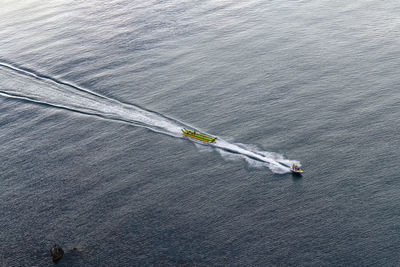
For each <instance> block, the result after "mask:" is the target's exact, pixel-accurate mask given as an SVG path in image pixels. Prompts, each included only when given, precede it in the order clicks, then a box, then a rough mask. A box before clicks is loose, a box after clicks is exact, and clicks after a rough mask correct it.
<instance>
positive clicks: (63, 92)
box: [0, 63, 300, 173]
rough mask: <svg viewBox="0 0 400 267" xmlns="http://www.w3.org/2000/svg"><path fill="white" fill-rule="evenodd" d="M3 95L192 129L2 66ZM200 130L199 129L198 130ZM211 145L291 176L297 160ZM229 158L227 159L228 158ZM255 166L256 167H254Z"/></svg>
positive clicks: (171, 130)
mask: <svg viewBox="0 0 400 267" xmlns="http://www.w3.org/2000/svg"><path fill="white" fill-rule="evenodd" d="M0 96H3V97H7V98H13V99H19V100H22V101H28V102H33V103H38V104H42V105H47V106H50V107H54V108H61V109H65V110H69V111H74V112H78V113H82V114H87V115H93V116H97V117H101V118H103V119H108V120H114V121H120V122H125V123H129V124H132V125H136V126H140V127H145V128H147V129H150V130H152V131H155V132H158V133H163V134H167V135H170V136H173V137H177V138H184V137H183V135H182V134H181V131H180V129H181V128H184V127H185V128H192V129H194V128H193V127H191V126H188V125H186V124H185V123H182V122H180V121H178V120H175V119H172V118H168V117H166V116H164V115H162V114H159V113H157V112H153V111H150V110H146V109H144V108H142V107H139V106H137V105H132V104H127V103H123V102H120V101H118V100H116V99H112V98H109V97H106V96H103V95H100V94H97V93H95V92H92V91H90V90H86V89H83V88H80V87H77V86H74V85H71V84H67V83H64V82H61V81H57V80H55V79H53V78H51V77H45V76H42V75H38V74H35V73H34V72H32V71H27V70H23V69H20V68H16V67H14V66H11V65H8V64H4V63H0ZM194 130H198V129H194ZM200 145H209V147H212V148H214V149H216V150H217V151H219V152H220V153H221V155H222V156H224V155H228V156H227V157H228V158H244V159H245V160H246V161H248V162H249V164H250V165H251V162H258V164H257V165H260V163H261V165H262V166H264V165H265V166H267V167H268V168H269V169H271V171H272V172H274V173H288V172H290V169H289V167H288V166H285V165H290V164H291V163H292V162H294V163H296V164H298V165H300V163H299V162H297V161H290V160H285V159H284V158H283V157H282V156H281V155H279V154H274V153H270V152H265V151H257V150H256V149H253V148H250V147H248V146H247V147H246V146H245V145H241V144H233V143H230V142H227V141H225V140H223V139H221V138H218V139H217V140H216V142H214V143H212V144H206V143H203V142H201V144H200ZM225 158H226V157H225ZM253 165H254V164H253Z"/></svg>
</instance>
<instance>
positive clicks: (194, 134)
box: [182, 128, 217, 143]
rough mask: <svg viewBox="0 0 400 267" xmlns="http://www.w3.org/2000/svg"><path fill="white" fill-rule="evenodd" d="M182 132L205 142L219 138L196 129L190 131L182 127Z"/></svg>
mask: <svg viewBox="0 0 400 267" xmlns="http://www.w3.org/2000/svg"><path fill="white" fill-rule="evenodd" d="M182 133H183V135H186V136H187V137H190V138H194V139H197V140H200V141H203V142H207V143H212V142H214V141H215V139H217V138H216V137H212V136H208V135H205V134H202V133H198V132H196V131H190V130H188V129H186V128H183V129H182Z"/></svg>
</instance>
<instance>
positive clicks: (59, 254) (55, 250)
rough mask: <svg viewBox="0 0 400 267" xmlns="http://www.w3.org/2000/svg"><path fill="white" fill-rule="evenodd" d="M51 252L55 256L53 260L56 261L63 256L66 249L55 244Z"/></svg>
mask: <svg viewBox="0 0 400 267" xmlns="http://www.w3.org/2000/svg"><path fill="white" fill-rule="evenodd" d="M50 254H51V256H52V257H53V261H54V262H56V261H58V260H59V259H61V258H62V256H63V255H64V250H62V248H61V247H60V246H58V245H56V244H54V246H53V247H52V248H51V249H50Z"/></svg>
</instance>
